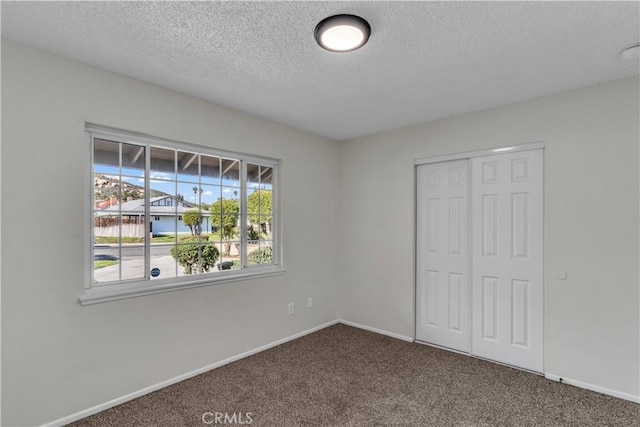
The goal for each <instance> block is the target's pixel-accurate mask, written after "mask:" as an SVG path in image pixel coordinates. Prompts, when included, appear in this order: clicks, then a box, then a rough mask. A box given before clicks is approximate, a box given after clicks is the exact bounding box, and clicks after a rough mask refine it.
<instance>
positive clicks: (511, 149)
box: [413, 141, 544, 166]
mask: <svg viewBox="0 0 640 427" xmlns="http://www.w3.org/2000/svg"><path fill="white" fill-rule="evenodd" d="M538 148H544V141H540V142H528V143H526V144H518V145H508V146H505V147H498V148H488V149H486V150H476V151H466V152H463V153H453V154H445V155H443V156H435V157H423V158H420V159H415V160H414V161H413V164H414V165H415V166H419V165H425V164H428V163H438V162H447V161H449V160H462V159H471V158H473V157H481V156H493V155H495V154H502V153H515V152H518V151H527V150H536V149H538Z"/></svg>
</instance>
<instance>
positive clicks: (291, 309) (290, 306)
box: [289, 302, 295, 316]
mask: <svg viewBox="0 0 640 427" xmlns="http://www.w3.org/2000/svg"><path fill="white" fill-rule="evenodd" d="M293 313H295V311H294V309H293V303H292V302H290V303H289V316H291V315H292V314H293Z"/></svg>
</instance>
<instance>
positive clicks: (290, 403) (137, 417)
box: [72, 325, 640, 427]
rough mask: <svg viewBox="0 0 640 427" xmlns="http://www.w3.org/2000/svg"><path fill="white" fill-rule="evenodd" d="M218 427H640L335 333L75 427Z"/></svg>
mask: <svg viewBox="0 0 640 427" xmlns="http://www.w3.org/2000/svg"><path fill="white" fill-rule="evenodd" d="M216 412H217V413H219V414H218V417H219V418H218V419H217V421H216V418H215V417H216ZM205 413H210V414H206V415H205V418H204V421H206V422H208V423H209V424H206V423H205V422H203V418H202V417H203V414H205ZM225 413H226V416H227V418H226V419H225V418H224V415H223V414H225ZM234 421H235V424H234V423H233V422H234ZM223 422H226V425H243V424H244V425H251V426H279V427H288V426H581V427H582V426H624V427H632V426H640V405H638V404H635V403H632V402H628V401H624V400H620V399H617V398H614V397H609V396H605V395H602V394H598V393H593V392H590V391H587V390H583V389H580V388H576V387H572V386H569V385H565V384H559V383H555V382H551V381H548V380H545V379H544V378H543V377H541V376H537V375H533V374H529V373H526V372H522V371H519V370H516V369H511V368H507V367H504V366H500V365H497V364H494V363H489V362H485V361H482V360H478V359H474V358H472V357H468V356H462V355H459V354H455V353H452V352H448V351H444V350H440V349H436V348H432V347H428V346H424V345H420V344H412V343H408V342H404V341H400V340H396V339H393V338H389V337H386V336H382V335H378V334H374V333H371V332H367V331H363V330H360V329H356V328H352V327H349V326H344V325H335V326H332V327H329V328H326V329H323V330H321V331H319V332H316V333H313V334H310V335H307V336H305V337H302V338H299V339H297V340H294V341H291V342H288V343H286V344H283V345H280V346H278V347H275V348H272V349H270V350H267V351H264V352H262V353H259V354H256V355H254V356H251V357H248V358H245V359H243V360H240V361H237V362H234V363H231V364H229V365H226V366H223V367H221V368H218V369H215V370H213V371H210V372H207V373H204V374H202V375H199V376H197V377H194V378H191V379H188V380H186V381H183V382H180V383H178V384H175V385H172V386H169V387H167V388H164V389H162V390H159V391H157V392H154V393H151V394H148V395H146V396H143V397H140V398H138V399H135V400H132V401H130V402H127V403H124V404H122V405H119V406H117V407H114V408H111V409H108V410H106V411H103V412H101V413H99V414H96V415H93V416H91V417H88V418H85V419H83V420H80V421H78V422H75V423H73V424H72V425H73V426H100V427H102V426H118V427H126V426H199V427H202V426H206V425H213V426H215V425H225V424H223Z"/></svg>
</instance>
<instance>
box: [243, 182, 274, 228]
mask: <svg viewBox="0 0 640 427" xmlns="http://www.w3.org/2000/svg"><path fill="white" fill-rule="evenodd" d="M271 199H272V197H271V191H268V190H253V191H252V192H251V194H249V195H248V196H247V217H248V218H247V219H248V221H249V224H255V225H259V224H261V221H264V220H262V219H261V218H260V217H270V216H271V215H272V213H271Z"/></svg>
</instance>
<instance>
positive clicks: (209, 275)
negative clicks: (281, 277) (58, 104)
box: [80, 125, 284, 304]
mask: <svg viewBox="0 0 640 427" xmlns="http://www.w3.org/2000/svg"><path fill="white" fill-rule="evenodd" d="M87 139H88V141H89V145H90V147H91V149H90V151H91V177H90V186H91V203H90V206H91V219H90V225H89V227H88V230H87V231H88V233H87V234H88V235H89V236H90V243H89V248H88V259H89V263H88V264H89V268H88V274H87V284H86V289H85V293H84V295H83V296H81V298H80V301H81V302H82V303H83V304H91V303H96V302H103V301H108V300H112V299H121V298H125V297H129V296H139V295H144V294H149V293H158V292H162V291H168V290H176V289H180V288H188V287H194V286H205V285H210V284H215V283H220V282H227V281H233V280H242V279H245V278H252V277H256V276H268V275H273V274H282V273H283V272H284V270H283V268H282V262H281V250H280V246H279V243H280V238H279V234H278V233H279V222H278V220H279V219H278V215H277V214H278V209H277V200H278V197H277V196H278V194H277V190H278V187H277V176H278V161H277V160H274V159H268V158H263V157H259V156H248V155H245V154H239V153H232V152H228V151H222V150H216V149H213V148H209V147H205V146H197V145H191V144H185V143H179V142H175V141H169V140H165V139H161V138H154V137H149V136H145V135H138V134H134V133H129V132H124V131H117V130H113V129H108V128H103V127H99V126H93V125H87Z"/></svg>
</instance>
